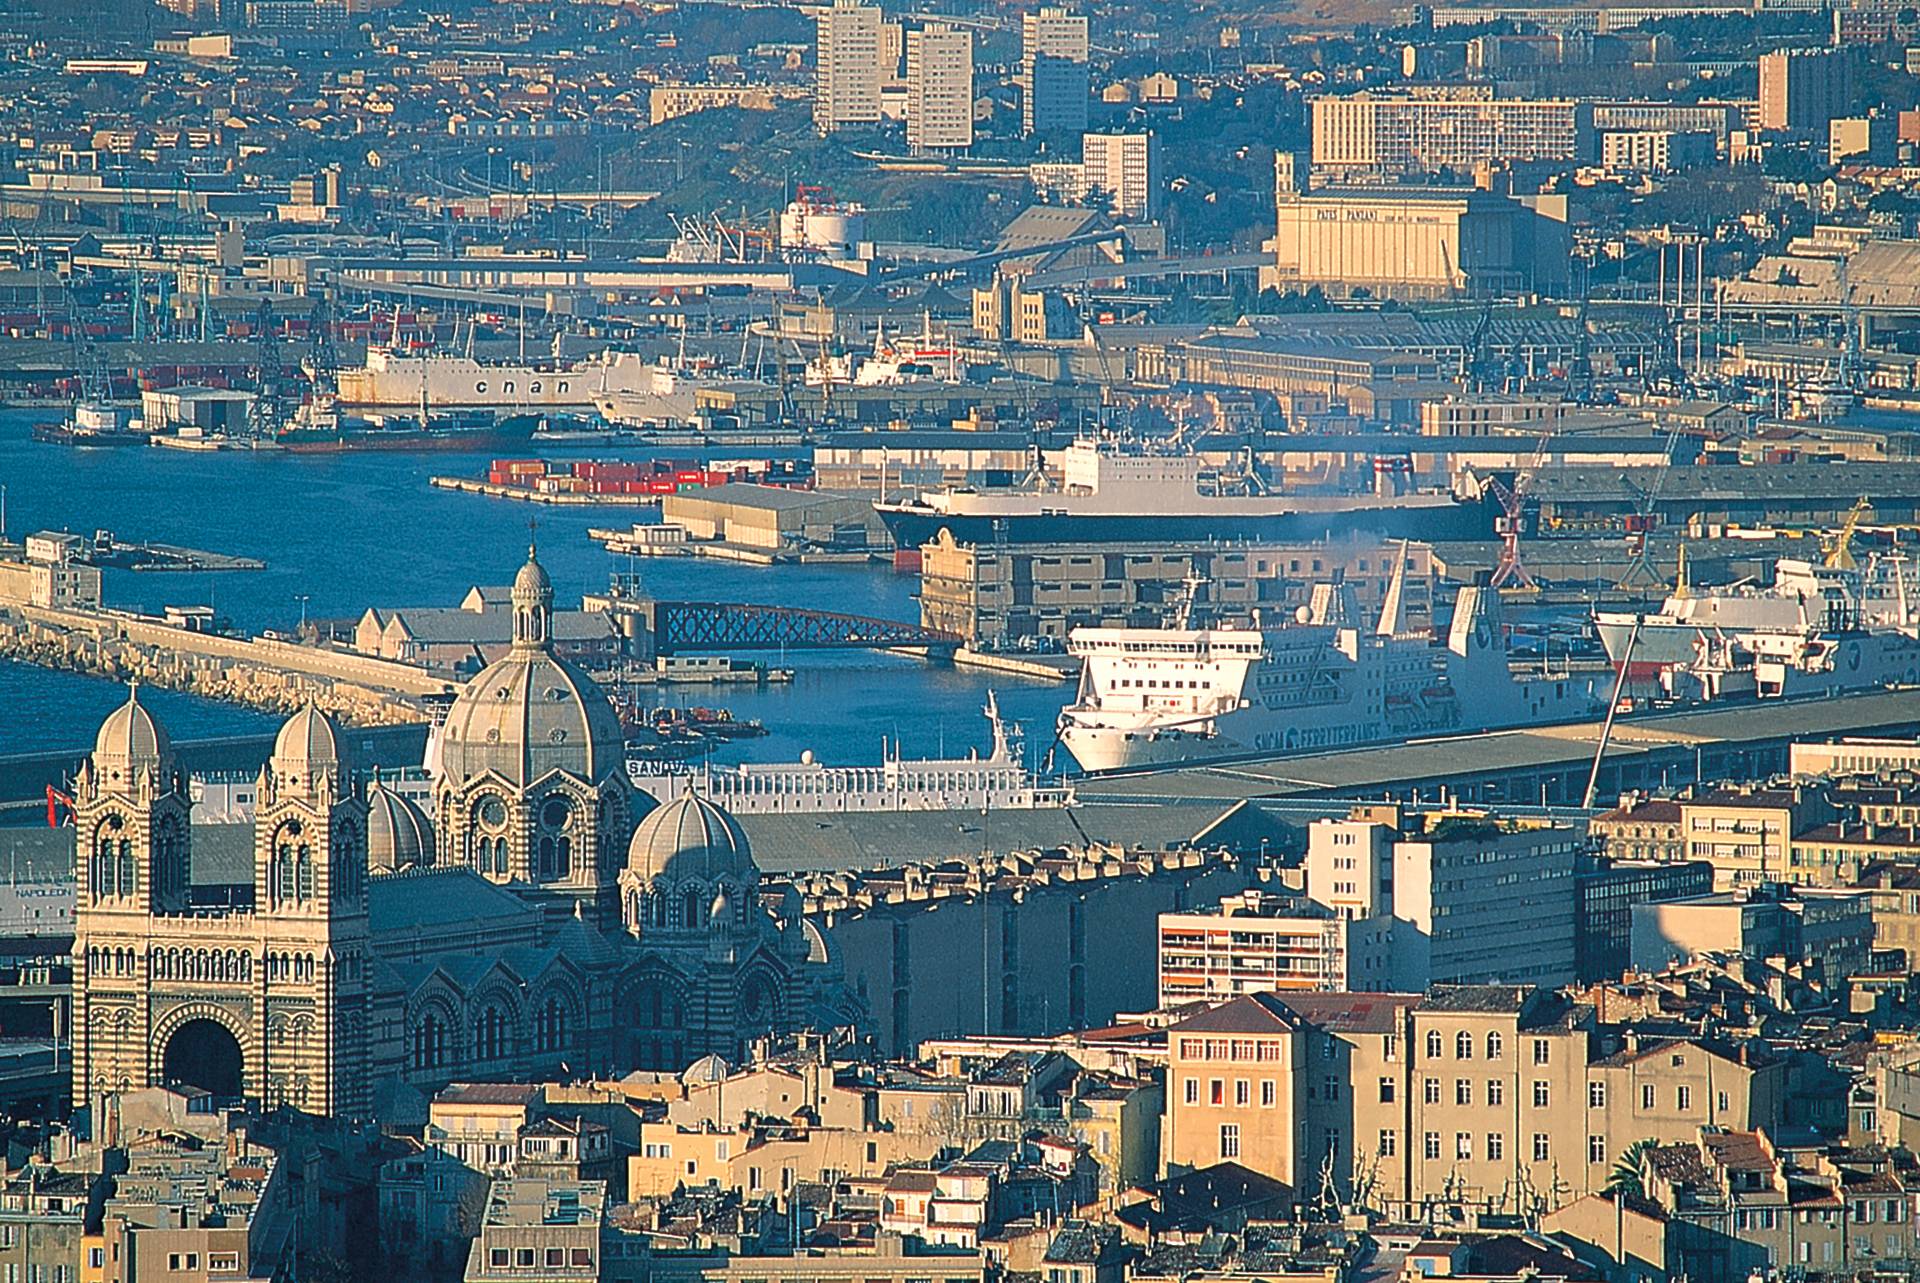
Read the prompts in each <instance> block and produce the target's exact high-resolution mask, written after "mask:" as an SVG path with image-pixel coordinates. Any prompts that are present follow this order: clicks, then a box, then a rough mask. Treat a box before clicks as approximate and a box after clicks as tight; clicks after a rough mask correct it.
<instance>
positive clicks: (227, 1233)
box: [89, 1141, 294, 1283]
mask: <svg viewBox="0 0 1920 1283" xmlns="http://www.w3.org/2000/svg"><path fill="white" fill-rule="evenodd" d="M238 1148H239V1151H240V1152H238V1153H233V1152H229V1149H228V1148H227V1147H225V1146H221V1145H217V1144H216V1145H212V1146H207V1147H202V1146H201V1145H199V1144H197V1143H174V1142H171V1141H156V1142H154V1143H152V1144H150V1145H146V1146H141V1147H136V1148H134V1149H133V1150H131V1151H129V1154H128V1168H127V1170H126V1171H125V1172H123V1173H121V1174H120V1175H119V1176H118V1177H116V1178H115V1181H114V1187H113V1195H112V1197H110V1198H109V1199H107V1201H106V1206H105V1211H104V1213H103V1215H102V1220H101V1230H100V1241H99V1244H98V1247H97V1250H98V1251H99V1253H100V1259H101V1262H102V1269H103V1271H104V1273H103V1274H102V1275H100V1277H102V1278H104V1279H108V1280H112V1281H113V1283H162V1281H163V1280H164V1281H165V1283H203V1281H204V1280H207V1279H210V1278H211V1279H220V1278H270V1277H277V1275H278V1273H279V1272H280V1271H281V1270H283V1269H284V1268H286V1267H287V1266H288V1265H289V1264H290V1263H291V1253H292V1249H293V1242H292V1239H293V1225H294V1204H293V1198H292V1193H291V1181H290V1179H289V1175H288V1173H287V1172H286V1171H285V1169H284V1167H283V1165H282V1164H281V1162H280V1161H279V1159H278V1156H277V1155H274V1154H272V1153H270V1152H268V1151H264V1150H252V1151H249V1150H248V1148H247V1147H246V1146H244V1145H241V1146H239V1147H238ZM93 1250H96V1249H95V1248H93V1247H90V1248H89V1252H90V1253H91V1252H92V1251H93Z"/></svg>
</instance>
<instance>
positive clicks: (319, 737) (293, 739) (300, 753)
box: [273, 703, 342, 774]
mask: <svg viewBox="0 0 1920 1283" xmlns="http://www.w3.org/2000/svg"><path fill="white" fill-rule="evenodd" d="M273 761H275V763H276V764H278V766H280V768H282V770H298V772H300V774H313V772H321V770H332V772H336V774H338V770H340V761H342V755H340V732H338V730H336V728H334V720H332V718H330V716H326V714H324V713H321V711H319V709H317V707H313V705H311V703H309V705H307V707H305V709H301V711H300V713H296V714H294V716H290V718H286V726H282V728H280V734H278V736H275V739H273Z"/></svg>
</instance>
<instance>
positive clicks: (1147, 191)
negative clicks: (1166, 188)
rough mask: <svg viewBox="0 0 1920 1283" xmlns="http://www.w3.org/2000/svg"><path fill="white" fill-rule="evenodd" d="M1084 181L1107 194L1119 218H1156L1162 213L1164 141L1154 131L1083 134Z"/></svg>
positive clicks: (1081, 160) (1110, 210) (1081, 166)
mask: <svg viewBox="0 0 1920 1283" xmlns="http://www.w3.org/2000/svg"><path fill="white" fill-rule="evenodd" d="M1080 170H1081V182H1082V184H1083V186H1084V188H1085V189H1086V190H1087V191H1090V192H1091V191H1098V192H1101V193H1103V194H1104V195H1105V197H1106V202H1107V209H1108V211H1109V212H1110V213H1112V214H1113V215H1114V216H1115V217H1117V218H1130V219H1143V218H1153V217H1155V216H1156V215H1157V214H1159V212H1160V189H1161V183H1162V179H1161V175H1160V139H1159V136H1158V135H1156V134H1153V133H1151V132H1142V133H1124V134H1082V135H1081V136H1080Z"/></svg>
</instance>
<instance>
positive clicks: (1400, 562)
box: [1374, 539, 1407, 637]
mask: <svg viewBox="0 0 1920 1283" xmlns="http://www.w3.org/2000/svg"><path fill="white" fill-rule="evenodd" d="M1406 596H1407V541H1406V540H1404V539H1402V540H1401V541H1400V551H1399V553H1398V555H1396V556H1395V558H1394V562H1393V576H1392V578H1390V579H1388V580H1387V592H1386V596H1385V597H1384V598H1383V599H1382V600H1381V602H1380V623H1379V626H1378V627H1376V628H1375V629H1374V632H1375V633H1377V634H1378V635H1379V636H1381V637H1398V636H1399V635H1400V634H1401V633H1404V632H1406V631H1407V602H1406Z"/></svg>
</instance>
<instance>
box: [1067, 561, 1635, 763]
mask: <svg viewBox="0 0 1920 1283" xmlns="http://www.w3.org/2000/svg"><path fill="white" fill-rule="evenodd" d="M1405 582H1406V565H1405V561H1404V559H1403V560H1402V562H1401V563H1400V565H1399V566H1398V567H1396V569H1395V571H1394V575H1393V577H1392V580H1391V581H1390V582H1389V586H1388V590H1387V595H1386V598H1385V600H1384V601H1383V603H1382V606H1381V611H1380V614H1379V616H1378V617H1377V619H1375V620H1373V621H1365V620H1362V619H1361V617H1360V612H1359V609H1358V606H1357V604H1356V602H1355V600H1354V597H1353V590H1352V587H1351V585H1347V584H1319V585H1316V586H1315V588H1314V592H1313V596H1312V600H1311V604H1309V605H1307V606H1303V607H1301V608H1300V610H1299V612H1298V613H1297V614H1296V616H1295V619H1294V620H1293V621H1292V622H1290V623H1287V624H1284V625H1282V626H1279V627H1270V628H1269V627H1256V628H1233V627H1209V628H1193V627H1188V626H1187V621H1186V620H1184V619H1182V620H1180V621H1179V622H1178V623H1177V624H1176V626H1174V627H1172V628H1076V629H1074V630H1073V632H1072V633H1071V634H1069V636H1068V639H1067V649H1068V652H1069V653H1070V654H1072V655H1075V656H1077V657H1078V658H1079V659H1080V661H1081V668H1080V687H1079V691H1078V693H1077V694H1076V696H1075V699H1074V702H1073V703H1072V704H1070V705H1068V706H1067V707H1066V708H1065V709H1064V710H1062V712H1061V714H1060V724H1059V734H1060V742H1061V744H1062V745H1063V746H1065V748H1066V749H1067V751H1068V752H1070V753H1072V754H1073V758H1074V760H1075V761H1076V762H1078V763H1079V764H1080V766H1081V768H1082V769H1083V770H1086V771H1089V772H1098V771H1113V770H1123V769H1126V768H1128V767H1143V766H1164V765H1170V764H1178V763H1186V762H1197V761H1206V760H1210V759H1217V758H1229V757H1238V756H1249V755H1253V754H1260V753H1291V752H1310V751H1317V750H1322V749H1337V748H1347V747H1351V746H1355V745H1362V744H1379V743H1386V742H1389V741H1398V740H1404V739H1408V738H1412V737H1418V736H1430V735H1447V734H1458V733H1465V732H1471V731H1484V730H1498V729H1502V728H1506V727H1513V726H1524V725H1539V724H1544V723H1549V722H1569V721H1579V720H1584V719H1587V718H1591V717H1593V716H1595V715H1597V714H1599V713H1602V712H1604V711H1605V707H1606V700H1607V694H1608V691H1607V686H1608V681H1607V674H1605V673H1582V674H1575V673H1572V672H1569V671H1564V670H1561V671H1555V670H1551V669H1549V668H1547V667H1546V666H1544V665H1542V666H1541V667H1540V668H1539V669H1538V670H1537V671H1535V672H1533V673H1530V674H1529V673H1524V672H1520V671H1517V670H1516V668H1515V666H1514V664H1513V662H1512V657H1511V655H1510V653H1509V649H1508V644H1507V639H1506V636H1505V632H1504V629H1503V626H1502V622H1501V618H1500V597H1499V593H1498V592H1497V591H1496V590H1494V589H1492V588H1488V587H1483V586H1469V587H1465V588H1462V589H1460V592H1459V596H1458V598H1457V600H1456V602H1455V605H1454V611H1453V619H1452V621H1451V624H1450V626H1449V628H1448V632H1447V637H1446V640H1445V643H1444V644H1440V645H1436V644H1434V642H1433V640H1432V639H1431V638H1430V637H1429V636H1428V634H1427V633H1426V632H1424V631H1414V630H1409V629H1408V628H1407V626H1406V622H1405V615H1404V611H1403V609H1402V606H1401V602H1402V599H1403V596H1404V593H1405Z"/></svg>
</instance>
